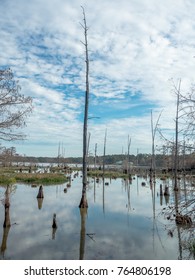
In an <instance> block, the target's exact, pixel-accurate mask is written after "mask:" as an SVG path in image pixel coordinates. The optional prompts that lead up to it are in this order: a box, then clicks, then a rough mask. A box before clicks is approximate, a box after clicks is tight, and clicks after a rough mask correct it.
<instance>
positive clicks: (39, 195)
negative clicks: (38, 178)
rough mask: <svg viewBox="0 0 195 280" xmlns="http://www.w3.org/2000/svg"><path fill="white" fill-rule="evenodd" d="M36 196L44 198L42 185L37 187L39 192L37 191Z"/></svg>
mask: <svg viewBox="0 0 195 280" xmlns="http://www.w3.org/2000/svg"><path fill="white" fill-rule="evenodd" d="M37 198H44V195H43V186H42V185H41V186H40V187H39V192H38V195H37Z"/></svg>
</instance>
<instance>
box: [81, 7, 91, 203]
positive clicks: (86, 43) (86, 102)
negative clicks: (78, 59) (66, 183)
mask: <svg viewBox="0 0 195 280" xmlns="http://www.w3.org/2000/svg"><path fill="white" fill-rule="evenodd" d="M81 8H82V10H83V22H84V25H83V24H81V26H82V27H83V29H84V37H85V42H84V43H83V45H84V46H85V58H86V60H85V62H86V91H85V112H84V124H83V188H82V197H81V201H80V204H79V207H80V208H87V207H88V203H87V196H86V191H87V122H88V107H89V57H88V41H87V31H88V28H87V24H86V17H85V10H84V8H83V7H81Z"/></svg>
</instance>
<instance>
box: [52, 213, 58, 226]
mask: <svg viewBox="0 0 195 280" xmlns="http://www.w3.org/2000/svg"><path fill="white" fill-rule="evenodd" d="M57 227H58V226H57V221H56V214H55V213H54V214H53V223H52V228H57Z"/></svg>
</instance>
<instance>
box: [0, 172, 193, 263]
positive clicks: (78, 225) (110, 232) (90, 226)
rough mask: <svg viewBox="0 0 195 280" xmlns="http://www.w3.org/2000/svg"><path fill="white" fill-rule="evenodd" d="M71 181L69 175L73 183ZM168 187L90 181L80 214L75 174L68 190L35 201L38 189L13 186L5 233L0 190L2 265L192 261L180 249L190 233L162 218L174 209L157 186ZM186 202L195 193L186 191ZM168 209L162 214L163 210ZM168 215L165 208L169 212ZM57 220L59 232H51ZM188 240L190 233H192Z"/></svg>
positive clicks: (48, 191) (50, 191)
mask: <svg viewBox="0 0 195 280" xmlns="http://www.w3.org/2000/svg"><path fill="white" fill-rule="evenodd" d="M73 177H74V176H73V175H72V178H73ZM160 184H162V186H164V185H165V184H168V185H170V184H171V182H170V181H168V182H165V181H160V180H157V181H156V187H155V189H154V188H151V187H150V184H149V180H148V179H146V178H145V179H144V178H143V177H137V176H135V177H134V179H133V180H132V182H131V184H129V182H128V181H126V180H124V179H112V180H111V179H105V180H104V183H103V180H102V179H100V180H99V182H96V180H95V179H93V178H89V186H88V190H87V199H88V205H89V208H88V209H87V210H86V211H85V210H83V209H82V210H81V211H80V209H79V207H78V205H79V202H80V199H81V191H82V178H81V173H79V175H78V176H76V178H74V179H73V180H72V181H71V187H68V188H66V184H63V185H57V186H56V185H55V186H44V185H43V193H44V198H43V200H42V201H38V200H37V194H38V190H39V186H38V187H32V186H31V185H26V184H16V185H14V186H12V191H11V193H10V197H9V199H10V213H9V214H10V221H11V227H9V228H5V229H4V228H3V223H4V204H3V199H4V193H5V187H2V186H0V199H1V204H0V225H1V229H0V242H1V243H0V244H1V254H0V259H8V260H79V259H86V260H114V259H115V260H121V259H124V260H125V259H126V260H133V259H134V260H150V259H152V260H160V259H161V260H167V259H170V260H177V259H189V258H192V257H193V256H191V255H190V254H189V251H188V250H187V249H186V248H185V247H184V246H183V245H182V244H183V242H184V240H185V239H186V238H188V235H189V230H188V229H186V228H183V227H181V226H177V225H176V223H175V220H174V219H173V218H172V217H171V218H170V216H167V215H165V214H166V211H167V210H166V209H167V207H169V206H170V209H172V205H174V203H175V196H174V192H173V191H172V190H171V186H170V196H168V197H165V196H160V195H159V193H160V191H159V186H160ZM188 187H189V190H188V192H187V195H188V196H192V195H194V190H193V189H191V186H190V184H189V185H188ZM65 188H66V190H67V191H66V192H65V191H64V189H65ZM178 195H179V198H180V199H185V198H186V192H185V193H184V190H182V189H181V191H180V192H179V194H178ZM165 208H166V209H165ZM168 209H169V208H168ZM54 213H55V214H56V221H57V229H53V228H52V222H53V214H54ZM190 234H191V233H190Z"/></svg>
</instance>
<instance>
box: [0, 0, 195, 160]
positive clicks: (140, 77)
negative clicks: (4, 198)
mask: <svg viewBox="0 0 195 280" xmlns="http://www.w3.org/2000/svg"><path fill="white" fill-rule="evenodd" d="M0 4H1V5H0V6H1V18H0V37H1V44H0V53H1V56H0V66H1V67H11V68H12V70H13V72H14V75H15V77H16V79H18V80H19V82H20V85H21V86H22V93H23V94H25V95H30V96H32V98H33V105H34V110H33V114H32V115H31V117H30V118H28V120H27V127H25V128H24V129H23V132H24V133H26V135H27V139H26V140H25V141H22V142H14V143H4V142H2V145H6V146H15V147H16V148H17V151H18V152H19V153H20V154H26V155H33V156H57V153H58V143H59V142H61V143H63V147H64V149H65V156H82V128H83V112H84V91H85V52H84V46H83V44H82V43H81V41H83V40H84V35H83V30H82V28H81V25H80V23H82V20H83V14H82V9H81V5H82V6H83V7H84V8H85V12H86V18H87V25H88V27H89V31H88V42H89V56H90V102H89V117H90V118H89V124H88V131H89V132H90V133H91V137H90V152H91V153H94V147H95V143H97V145H98V154H99V155H101V154H102V153H103V143H104V133H105V130H106V129H107V154H118V153H121V151H122V149H123V151H124V152H125V151H126V150H127V141H128V135H129V136H130V137H131V153H135V154H136V152H137V149H139V151H140V152H143V153H144V152H146V153H149V152H151V128H150V111H151V109H152V110H153V114H154V120H155V119H157V117H158V114H159V112H161V110H163V113H162V116H161V119H160V126H161V127H162V128H163V130H164V131H165V133H166V131H168V132H169V137H170V136H173V133H174V132H173V128H174V115H175V97H174V95H173V94H172V84H171V82H170V79H173V80H174V81H175V82H177V80H178V79H180V78H181V79H182V84H181V89H182V91H183V92H184V93H185V92H187V91H188V90H189V88H190V86H191V84H192V83H194V72H195V71H194V70H195V59H194V55H195V36H194V35H195V18H194V14H195V2H194V1H193V0H164V1H156V0H119V1H117V0H113V1H110V0H98V1H94V0H90V1H89V0H88V1H86V0H85V1H84V0H83V1H80V0H66V1H64V0H53V1H52V0H50V1H47V0H32V1H26V0H15V1H13V0H0ZM156 141H157V143H158V139H156ZM159 145H160V143H159Z"/></svg>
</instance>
